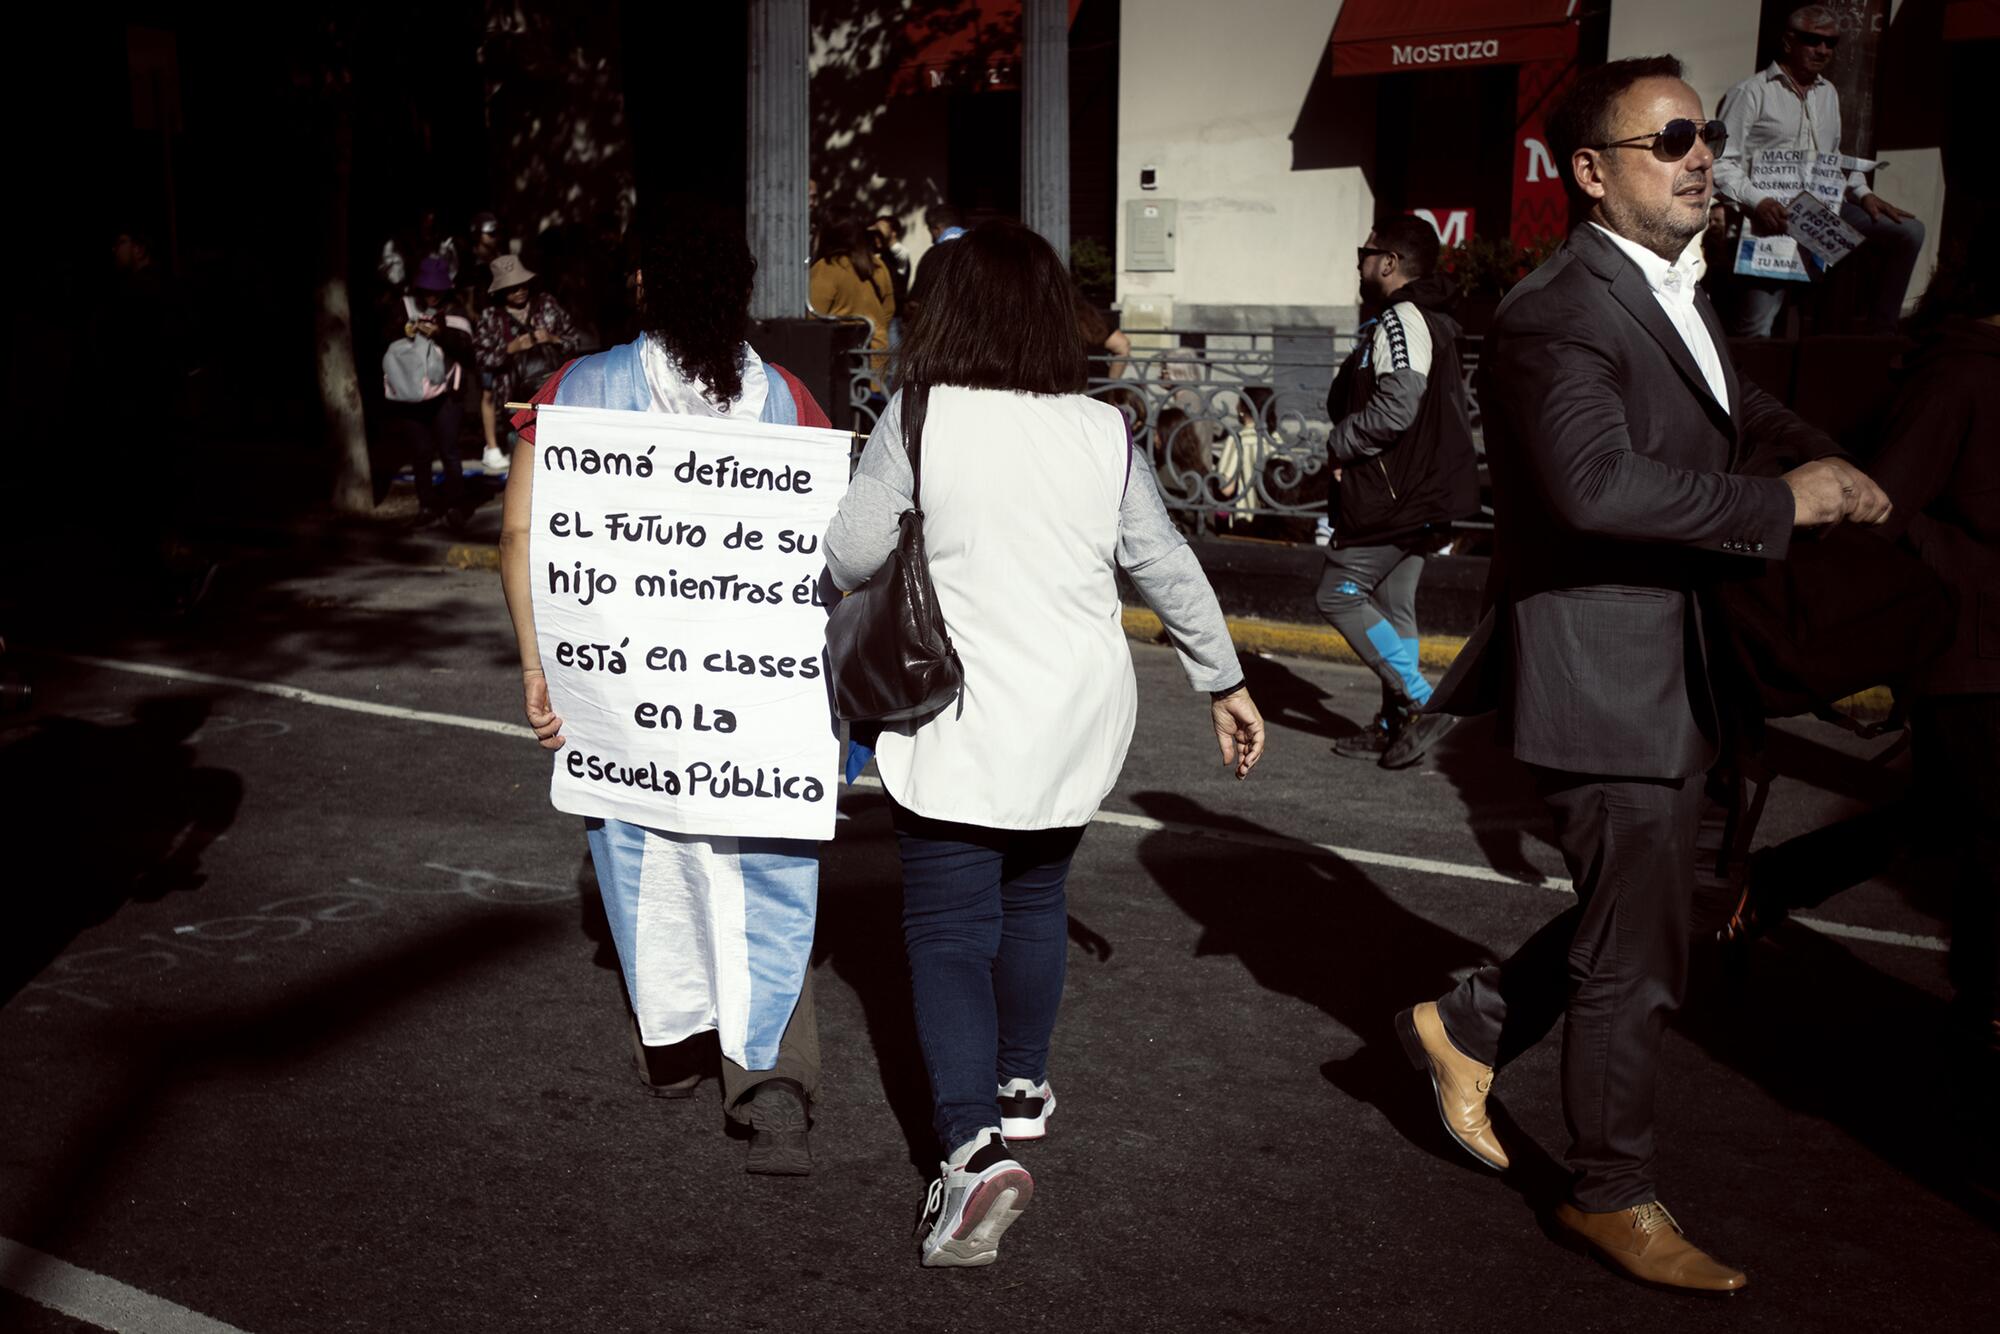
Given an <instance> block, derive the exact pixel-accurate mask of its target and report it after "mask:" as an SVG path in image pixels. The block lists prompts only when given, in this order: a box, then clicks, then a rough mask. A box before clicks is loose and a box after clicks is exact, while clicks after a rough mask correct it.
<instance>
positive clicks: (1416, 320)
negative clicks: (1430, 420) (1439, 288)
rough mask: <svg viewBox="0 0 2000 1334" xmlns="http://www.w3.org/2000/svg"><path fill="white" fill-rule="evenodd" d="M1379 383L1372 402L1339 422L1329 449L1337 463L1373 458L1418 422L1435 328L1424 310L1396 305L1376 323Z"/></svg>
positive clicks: (1373, 350)
mask: <svg viewBox="0 0 2000 1334" xmlns="http://www.w3.org/2000/svg"><path fill="white" fill-rule="evenodd" d="M1372 341H1373V343H1374V347H1373V348H1372V349H1371V351H1372V352H1373V364H1374V366H1375V384H1374V387H1373V388H1372V389H1371V390H1370V392H1369V395H1368V401H1367V402H1366V403H1363V404H1362V405H1361V406H1360V407H1359V408H1356V409H1355V410H1354V411H1353V412H1350V413H1348V414H1347V415H1346V416H1345V417H1342V418H1341V419H1340V420H1339V421H1337V422H1335V423H1334V426H1333V433H1332V434H1331V435H1329V436H1328V437H1327V441H1326V449H1327V453H1329V454H1331V455H1332V456H1333V461H1334V462H1335V463H1352V462H1354V461H1355V460H1356V459H1366V458H1373V457H1374V456H1375V455H1377V454H1380V453H1381V452H1382V451H1383V450H1385V449H1387V448H1388V447H1389V446H1391V445H1393V444H1395V443H1396V442H1397V441H1398V440H1400V439H1402V438H1403V433H1404V432H1405V431H1407V430H1409V429H1410V427H1411V426H1413V425H1415V424H1416V420H1417V410H1418V409H1419V408H1420V407H1422V406H1423V401H1424V386H1425V385H1426V384H1427V383H1429V377H1430V373H1431V352H1432V348H1431V329H1430V325H1429V324H1427V323H1425V322H1424V317H1423V316H1422V315H1421V314H1416V315H1412V316H1410V317H1409V318H1405V317H1404V315H1403V308H1402V307H1401V306H1399V305H1393V304H1392V305H1391V306H1390V307H1389V308H1388V309H1387V310H1385V311H1383V312H1382V316H1381V318H1380V319H1379V320H1377V321H1376V323H1375V333H1374V336H1373V340H1372Z"/></svg>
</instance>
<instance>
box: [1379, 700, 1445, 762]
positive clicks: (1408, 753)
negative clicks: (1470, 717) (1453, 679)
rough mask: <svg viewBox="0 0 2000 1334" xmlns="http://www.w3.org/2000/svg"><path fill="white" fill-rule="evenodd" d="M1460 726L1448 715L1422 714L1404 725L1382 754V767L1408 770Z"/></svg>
mask: <svg viewBox="0 0 2000 1334" xmlns="http://www.w3.org/2000/svg"><path fill="white" fill-rule="evenodd" d="M1456 726H1458V719H1456V718H1454V717H1452V716H1451V715H1450V714H1448V713H1420V714H1418V715H1417V716H1416V717H1414V718H1412V719H1411V720H1410V721H1409V722H1407V723H1405V724H1404V725H1403V730H1402V731H1401V732H1399V733H1398V734H1397V736H1396V739H1395V740H1394V741H1392V742H1390V743H1389V748H1388V749H1387V750H1385V751H1383V752H1382V759H1381V765H1382V767H1383V768H1384V769H1407V768H1409V767H1410V766H1411V765H1413V764H1415V763H1416V762H1417V761H1418V760H1421V759H1422V758H1423V757H1424V753H1425V752H1426V751H1428V750H1429V749H1430V748H1431V747H1432V746H1434V745H1436V744H1437V742H1438V739H1439V738H1440V737H1442V736H1443V735H1444V734H1445V733H1446V732H1449V731H1450V730H1451V729H1452V728H1454V727H1456Z"/></svg>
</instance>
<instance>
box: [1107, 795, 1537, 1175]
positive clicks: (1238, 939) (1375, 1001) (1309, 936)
mask: <svg viewBox="0 0 2000 1334" xmlns="http://www.w3.org/2000/svg"><path fill="white" fill-rule="evenodd" d="M1132 801H1133V803H1134V804H1135V805H1137V806H1138V808H1139V809H1140V810H1142V811H1144V812H1145V813H1146V814H1147V815H1149V816H1151V817H1152V818H1154V819H1156V820H1160V821H1162V822H1164V823H1166V824H1168V825H1169V826H1173V827H1171V828H1169V829H1166V830H1162V831H1159V832H1156V833H1152V834H1148V835H1147V836H1146V837H1145V838H1144V839H1143V840H1141V842H1140V844H1139V861H1140V864H1141V865H1143V866H1144V867H1145V868H1146V870H1147V872H1148V873H1149V874H1150V875H1151V876H1152V878H1153V881H1154V883H1155V884H1157V885H1158V886H1159V887H1160V888H1161V889H1162V890H1163V891H1165V892H1166V894H1167V897H1168V898H1170V899H1172V900H1173V901H1174V903H1175V904H1176V905H1178V906H1179V907H1180V909H1181V910H1182V911H1183V912H1185V913H1186V914H1187V915H1188V916H1189V917H1190V918H1192V919H1193V920H1194V921H1196V922H1198V923H1200V924H1201V927H1202V934H1201V938H1200V940H1199V942H1198V943H1197V944H1196V946H1195V953H1196V954H1197V955H1198V956H1199V955H1212V954H1231V955H1235V956H1236V957H1237V958H1238V959H1240V960H1241V961H1242V963H1243V966H1244V967H1245V968H1246V969H1247V970H1248V971H1249V973H1250V975H1251V977H1252V978H1254V979H1255V980H1256V982H1257V983H1258V985H1259V986H1262V987H1263V988H1264V989H1266V990H1267V991H1273V992H1277V993H1278V994H1280V995H1285V996H1293V997H1297V998H1298V999H1300V1000H1303V1001H1306V1002H1307V1003H1309V1004H1311V1005H1314V1006H1317V1007H1318V1008H1319V1009H1320V1010H1322V1011H1324V1012H1325V1013H1326V1014H1327V1015H1328V1016H1329V1017H1330V1018H1332V1019H1333V1020H1334V1021H1335V1022H1336V1023H1338V1024H1339V1025H1341V1026H1342V1027H1343V1028H1345V1029H1347V1030H1348V1031H1349V1032H1351V1033H1353V1034H1354V1035H1355V1036H1356V1037H1358V1038H1360V1039H1361V1040H1362V1042H1363V1044H1364V1045H1363V1046H1362V1047H1361V1048H1359V1049H1358V1050H1357V1051H1355V1052H1354V1053H1353V1054H1352V1055H1350V1056H1347V1057H1344V1058H1341V1059H1338V1060H1329V1061H1327V1062H1326V1063H1325V1064H1324V1065H1322V1066H1321V1067H1320V1068H1321V1073H1322V1074H1324V1076H1325V1077H1326V1079H1327V1082H1329V1083H1330V1084H1332V1085H1333V1086H1334V1087H1336V1088H1338V1089H1339V1090H1341V1091H1342V1092H1343V1093H1345V1094H1347V1095H1348V1096H1349V1097H1351V1098H1354V1099H1356V1100H1358V1101H1361V1102H1365V1103H1368V1104H1370V1105H1372V1106H1374V1107H1375V1108H1376V1109H1377V1110H1378V1111H1380V1112H1381V1113H1382V1115H1383V1117H1384V1118H1385V1119H1386V1120H1387V1121H1388V1122H1389V1123H1390V1124H1391V1125H1392V1126H1393V1127H1394V1128H1395V1129H1396V1131H1397V1132H1398V1133H1399V1134H1401V1135H1402V1136H1403V1137H1404V1138H1405V1139H1407V1140H1408V1141H1409V1142H1410V1143H1411V1144H1413V1145H1415V1146H1416V1147H1418V1148H1420V1149H1422V1150H1423V1151H1424V1152H1426V1153H1428V1154H1431V1155H1432V1156H1434V1157H1436V1158H1439V1159H1441V1160H1443V1161H1445V1162H1448V1163H1450V1164H1452V1165H1453V1166H1455V1167H1461V1168H1467V1169H1470V1170H1475V1171H1477V1170H1480V1169H1478V1168H1476V1167H1474V1165H1473V1163H1472V1161H1471V1160H1470V1159H1469V1158H1467V1157H1466V1156H1465V1154H1464V1152H1463V1151H1462V1150H1460V1149H1459V1148H1457V1146H1455V1145H1454V1144H1452V1143H1451V1141H1450V1140H1448V1139H1447V1138H1446V1137H1445V1134H1444V1131H1443V1130H1442V1129H1441V1128H1440V1127H1439V1125H1438V1119H1437V1110H1436V1107H1435V1105H1434V1103H1433V1102H1432V1100H1431V1096H1430V1087H1429V1085H1428V1084H1427V1083H1426V1082H1425V1081H1424V1080H1423V1078H1422V1077H1421V1076H1419V1075H1418V1074H1417V1073H1416V1072H1415V1071H1414V1070H1412V1069H1411V1068H1410V1065H1409V1062H1408V1061H1407V1060H1406V1059H1405V1058H1404V1055H1403V1052H1402V1048H1401V1046H1400V1044H1399V1042H1398V1040H1397V1037H1396V1034H1395V1030H1394V1024H1393V1019H1394V1016H1395V1014H1396V1012H1397V1011H1398V1010H1400V1009H1402V1008H1404V1007H1405V1006H1408V1005H1410V1004H1412V1003H1414V1002H1416V1001H1420V1000H1426V999H1429V998H1431V997H1434V996H1439V995H1442V994H1443V993H1444V992H1445V991H1447V990H1448V989H1450V987H1451V986H1452V985H1453V983H1454V982H1455V980H1456V978H1457V977H1458V976H1459V975H1461V974H1463V973H1464V972H1465V971H1467V970H1469V969H1472V968H1477V967H1479V966H1481V965H1483V964H1486V963H1488V962H1490V961H1491V957H1492V956H1491V954H1490V953H1489V952H1488V951H1487V949H1486V948H1485V947H1484V946H1482V945H1480V944H1479V943H1478V942H1476V941H1472V940H1468V939H1466V938H1465V937H1464V936H1461V935H1459V934H1458V933H1456V932H1454V931H1451V930H1449V929H1447V928H1445V927H1442V926H1439V925H1438V924H1437V923H1435V922H1432V921H1429V920H1427V919H1425V918H1423V917H1420V916H1418V915H1417V914H1416V913H1413V912H1411V911H1410V910H1409V909H1407V908H1405V907H1403V906H1402V905H1401V904H1399V903H1397V902H1396V901H1395V900H1394V899H1393V898H1391V897H1390V896H1389V895H1388V894H1386V893H1385V892H1383V890H1382V889H1381V887H1380V886H1378V885H1377V884H1376V883H1375V882H1374V880H1373V879H1371V878H1370V877H1369V876H1368V875H1367V874H1366V873H1365V872H1364V871H1363V870H1361V869H1360V868H1359V867H1357V866H1354V865H1353V864H1351V863H1349V862H1347V861H1345V860H1343V859H1342V858H1340V857H1339V856H1337V855H1335V854H1333V853H1329V852H1326V851H1325V850H1323V849H1320V848H1316V847H1313V846H1312V845H1311V844H1308V843H1304V842H1299V841H1297V840H1293V839H1289V838H1286V837H1285V836H1284V835H1281V834H1277V833H1274V832H1272V831H1271V830H1269V829H1267V828H1265V827H1264V826H1262V825H1258V824H1254V823H1252V822H1250V821H1248V820H1243V819H1239V818H1236V817H1234V816H1228V815H1223V814H1219V813H1217V812H1215V811H1211V810H1209V809H1208V808H1206V807H1204V806H1202V805H1201V804H1200V803H1198V802H1195V801H1192V800H1190V799H1189V798H1187V797H1183V796H1180V795H1178V794H1174V793H1167V792H1140V793H1137V794H1135V795H1134V796H1133V798H1132ZM1189 826H1194V827H1197V828H1198V830H1199V831H1210V832H1214V833H1223V834H1228V835H1233V836H1234V837H1233V838H1232V839H1230V840H1228V841H1224V840H1223V839H1219V838H1214V837H1203V836H1202V833H1201V832H1196V831H1191V830H1189V829H1188V827H1189ZM1245 839H1254V840H1255V844H1253V845H1251V846H1246V845H1245V843H1244V842H1243V841H1241V840H1245ZM1246 886H1254V887H1255V892H1251V893H1246V892H1245V887H1246ZM1239 1037H1240V1035H1239ZM1504 1116H1505V1113H1504V1110H1502V1109H1500V1108H1499V1107H1498V1105H1497V1104H1496V1105H1495V1116H1494V1119H1495V1122H1496V1124H1498V1125H1499V1126H1500V1129H1501V1133H1502V1134H1503V1135H1510V1138H1509V1139H1508V1141H1507V1142H1508V1144H1509V1145H1510V1146H1514V1145H1519V1146H1520V1147H1521V1151H1520V1152H1517V1153H1515V1155H1514V1156H1515V1159H1516V1164H1515V1169H1514V1172H1513V1174H1512V1176H1513V1178H1514V1179H1515V1180H1516V1181H1517V1183H1520V1184H1521V1189H1522V1191H1523V1193H1524V1194H1532V1193H1533V1192H1534V1191H1535V1190H1538V1189H1544V1188H1545V1186H1546V1182H1545V1178H1546V1176H1547V1174H1548V1173H1549V1172H1550V1171H1555V1172H1556V1173H1557V1175H1558V1176H1560V1169H1557V1168H1555V1165H1554V1163H1553V1162H1552V1161H1551V1160H1550V1159H1549V1158H1548V1157H1547V1155H1546V1154H1543V1153H1541V1152H1540V1151H1539V1150H1538V1149H1535V1148H1533V1147H1532V1141H1531V1140H1529V1139H1528V1137H1527V1136H1526V1135H1525V1134H1524V1133H1522V1132H1521V1131H1519V1129H1518V1128H1517V1127H1514V1126H1513V1125H1512V1123H1511V1122H1508V1121H1506V1120H1504V1119H1503V1118H1504Z"/></svg>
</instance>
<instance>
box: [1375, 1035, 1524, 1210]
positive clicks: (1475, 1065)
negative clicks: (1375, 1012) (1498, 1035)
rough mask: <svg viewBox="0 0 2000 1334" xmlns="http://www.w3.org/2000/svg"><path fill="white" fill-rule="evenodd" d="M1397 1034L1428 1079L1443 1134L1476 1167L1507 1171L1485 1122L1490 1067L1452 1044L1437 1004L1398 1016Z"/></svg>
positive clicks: (1504, 1158) (1504, 1155) (1490, 1127)
mask: <svg viewBox="0 0 2000 1334" xmlns="http://www.w3.org/2000/svg"><path fill="white" fill-rule="evenodd" d="M1396 1035H1397V1036H1398V1037H1400V1038H1402V1040H1403V1050H1404V1051H1405V1052H1407V1053H1409V1057H1410V1064H1411V1065H1413V1066H1415V1067H1416V1068H1417V1069H1418V1070H1419V1071H1420V1072H1422V1073H1424V1074H1427V1075H1429V1076H1430V1077H1431V1088H1432V1089H1433V1090H1434V1091H1435V1092H1436V1094H1437V1108H1438V1116H1439V1117H1440V1118H1441V1119H1442V1120H1443V1121H1444V1128H1445V1132H1446V1133H1447V1134H1449V1135H1450V1136H1451V1137H1452V1138H1453V1139H1454V1140H1456V1141H1458V1144H1459V1146H1460V1147H1461V1148H1463V1149H1464V1150H1465V1151H1466V1152H1467V1153H1469V1154H1471V1155H1472V1156H1473V1157H1474V1158H1477V1159H1478V1160H1479V1161H1480V1162H1482V1163H1484V1164H1486V1165H1487V1166H1488V1167H1491V1168H1495V1169H1497V1170H1499V1171H1502V1172H1504V1171H1506V1170H1507V1151H1506V1150H1505V1149H1503V1148H1501V1147H1500V1141H1499V1140H1497V1139H1495V1138H1494V1137H1493V1123H1492V1122H1491V1121H1489V1120H1488V1119H1487V1117H1486V1095H1487V1094H1488V1093H1490V1092H1492V1091H1493V1067H1492V1066H1490V1065H1481V1064H1480V1063H1479V1062H1477V1061H1475V1060H1473V1059H1472V1058H1471V1057H1470V1056H1467V1055H1466V1054H1465V1053H1464V1052H1462V1051H1460V1050H1459V1049H1458V1048H1457V1047H1455V1046H1453V1045H1452V1041H1451V1038H1450V1036H1449V1035H1447V1034H1446V1033H1445V1031H1444V1021H1443V1020H1442V1019H1440V1018H1438V1007H1437V1003H1436V1002H1435V1001H1425V1002H1424V1003H1423V1004H1422V1005H1419V1006H1417V1007H1415V1008H1414V1009H1409V1010H1405V1011H1403V1012H1402V1013H1401V1014H1399V1015H1397V1016H1396Z"/></svg>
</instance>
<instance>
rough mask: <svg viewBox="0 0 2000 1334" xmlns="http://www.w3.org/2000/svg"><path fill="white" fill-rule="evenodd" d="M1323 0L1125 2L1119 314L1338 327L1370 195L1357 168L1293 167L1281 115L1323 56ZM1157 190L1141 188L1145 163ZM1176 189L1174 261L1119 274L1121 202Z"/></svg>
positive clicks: (1177, 323)
mask: <svg viewBox="0 0 2000 1334" xmlns="http://www.w3.org/2000/svg"><path fill="white" fill-rule="evenodd" d="M1339 12H1340V5H1339V4H1338V3H1337V0H1336V2H1334V3H1329V0H1254V2H1253V3H1244V2H1242V0H1239V2H1238V3H1217V0H1124V8H1123V11H1122V16H1121V17H1122V22H1121V28H1120V34H1121V36H1120V47H1121V49H1120V52H1119V70H1118V127H1119V142H1118V201H1119V227H1118V266H1119V270H1120V272H1119V275H1118V293H1119V298H1120V302H1121V307H1122V310H1123V316H1124V324H1125V327H1126V328H1128V329H1131V330H1135V331H1136V330H1141V329H1144V328H1147V327H1162V326H1173V327H1182V328H1194V327H1199V328H1256V327H1261V328H1271V327H1273V326H1278V325H1310V326H1320V327H1334V326H1336V325H1351V324H1352V323H1353V321H1354V309H1355V307H1356V305H1357V304H1358V301H1359V291H1358V287H1357V278H1356V275H1355V271H1354V247H1355V246H1356V245H1358V244H1360V243H1361V242H1362V240H1364V239H1365V238H1366V236H1367V232H1368V226H1369V223H1370V222H1371V220H1372V218H1373V214H1374V204H1375V200H1374V195H1373V193H1372V192H1371V191H1370V190H1369V188H1368V183H1367V181H1366V180H1365V179H1364V177H1363V175H1362V172H1361V170H1360V168H1358V167H1340V168H1328V169H1322V170H1313V171H1294V170H1293V169H1292V144H1291V134H1292V128H1293V126H1294V125H1295V124H1296V123H1297V121H1298V117H1299V111H1300V108H1301V107H1302V106H1303V105H1304V103H1305V98H1306V92H1307V90H1308V88H1310V87H1311V85H1312V81H1313V77H1314V75H1315V74H1316V73H1317V72H1318V71H1319V69H1320V68H1321V67H1322V66H1323V65H1324V64H1325V63H1326V62H1327V61H1328V60H1329V58H1330V54H1329V42H1330V40H1331V38H1332V35H1333V24H1334V19H1335V18H1336V17H1337V16H1338V14H1339ZM1148 166H1150V167H1152V168H1154V170H1155V172H1156V173H1157V177H1158V188H1157V189H1155V190H1150V191H1147V190H1141V189H1140V188H1139V173H1140V170H1141V169H1142V168H1144V167H1148ZM1160 199H1167V200H1174V201H1176V202H1177V205H1178V210H1179V227H1178V233H1177V235H1176V236H1175V245H1176V250H1177V254H1176V256H1175V259H1176V265H1175V268H1174V270H1173V271H1172V272H1170V273H1128V272H1125V271H1124V269H1125V264H1126V262H1127V249H1126V247H1127V243H1128V239H1129V238H1128V237H1127V235H1126V230H1127V229H1126V227H1125V225H1124V222H1125V216H1126V204H1127V201H1130V200H1160Z"/></svg>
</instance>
